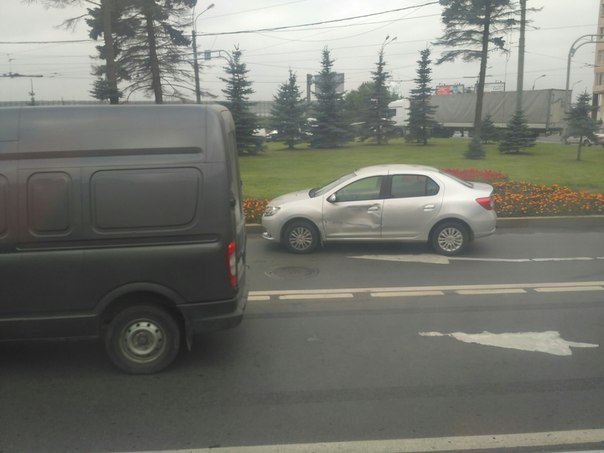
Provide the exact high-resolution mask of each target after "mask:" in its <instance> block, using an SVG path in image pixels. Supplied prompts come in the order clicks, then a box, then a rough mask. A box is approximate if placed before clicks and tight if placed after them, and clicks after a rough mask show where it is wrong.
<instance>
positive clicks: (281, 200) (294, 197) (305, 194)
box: [269, 189, 310, 206]
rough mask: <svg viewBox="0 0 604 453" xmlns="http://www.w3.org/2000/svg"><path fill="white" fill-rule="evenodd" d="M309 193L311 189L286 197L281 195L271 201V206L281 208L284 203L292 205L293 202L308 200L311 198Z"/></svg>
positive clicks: (291, 193) (289, 194)
mask: <svg viewBox="0 0 604 453" xmlns="http://www.w3.org/2000/svg"><path fill="white" fill-rule="evenodd" d="M308 192H310V189H305V190H299V191H297V192H290V193H286V194H285V195H281V196H280V197H277V198H275V199H273V200H271V202H270V203H269V204H270V205H271V206H279V205H282V204H284V203H291V202H292V201H300V200H308V199H309V198H310V196H309V195H308Z"/></svg>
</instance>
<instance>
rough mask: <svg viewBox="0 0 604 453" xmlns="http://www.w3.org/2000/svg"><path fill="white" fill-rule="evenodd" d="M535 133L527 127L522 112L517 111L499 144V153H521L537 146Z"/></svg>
mask: <svg viewBox="0 0 604 453" xmlns="http://www.w3.org/2000/svg"><path fill="white" fill-rule="evenodd" d="M535 139H536V136H535V133H534V132H533V131H531V130H530V129H529V127H528V125H527V122H526V118H525V117H524V113H523V112H522V110H517V111H516V113H514V116H512V118H511V119H510V121H509V123H508V125H507V128H506V130H505V132H504V133H503V139H502V140H501V143H499V151H500V152H502V153H512V152H514V153H519V152H520V150H521V149H524V148H530V147H531V146H535Z"/></svg>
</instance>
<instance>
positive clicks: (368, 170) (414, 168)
mask: <svg viewBox="0 0 604 453" xmlns="http://www.w3.org/2000/svg"><path fill="white" fill-rule="evenodd" d="M434 171H436V172H437V171H438V169H437V168H434V167H429V166H427V165H413V164H382V165H372V166H369V167H363V168H359V169H358V170H356V171H355V174H357V175H359V176H364V175H366V176H369V175H383V174H392V173H412V172H434Z"/></svg>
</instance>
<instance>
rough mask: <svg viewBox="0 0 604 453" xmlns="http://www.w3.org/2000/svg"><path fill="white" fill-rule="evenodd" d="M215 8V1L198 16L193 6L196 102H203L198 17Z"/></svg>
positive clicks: (192, 34) (192, 35) (192, 33)
mask: <svg viewBox="0 0 604 453" xmlns="http://www.w3.org/2000/svg"><path fill="white" fill-rule="evenodd" d="M212 8H214V3H210V5H209V6H208V7H207V8H206V9H204V10H203V11H202V12H200V13H199V14H198V15H197V16H196V15H195V7H193V14H192V16H191V17H192V19H193V20H192V24H193V31H192V32H191V38H192V45H193V73H194V74H195V102H197V103H198V104H201V87H200V85H199V60H198V59H197V19H198V18H199V16H201V15H202V14H203V13H205V12H206V11H207V10H209V9H212Z"/></svg>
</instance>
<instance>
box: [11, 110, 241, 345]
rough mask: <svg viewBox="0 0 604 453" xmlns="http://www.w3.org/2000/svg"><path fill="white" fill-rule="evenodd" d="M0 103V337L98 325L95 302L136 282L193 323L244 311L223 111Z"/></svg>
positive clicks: (96, 330) (111, 298)
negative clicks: (1, 123)
mask: <svg viewBox="0 0 604 453" xmlns="http://www.w3.org/2000/svg"><path fill="white" fill-rule="evenodd" d="M164 107H165V108H164ZM189 107H191V108H189ZM8 110H12V111H13V112H18V114H19V115H20V116H21V123H20V133H19V148H18V152H14V151H15V150H14V147H11V148H10V149H8V148H7V147H4V148H0V162H2V166H1V170H0V339H6V338H13V337H37V336H43V337H47V336H98V335H99V334H100V329H101V322H100V317H101V315H102V313H103V312H104V311H105V310H106V309H108V308H109V307H112V309H115V304H116V303H117V304H119V303H122V301H125V300H127V299H128V298H129V297H132V296H133V295H137V297H140V295H144V294H152V295H155V296H158V297H161V298H162V300H164V301H165V302H166V303H169V304H170V305H172V306H174V307H175V308H177V309H178V310H179V311H180V313H181V315H182V317H183V319H184V321H185V324H186V325H187V327H189V328H191V329H195V328H197V330H204V329H206V328H222V327H230V326H232V325H235V324H237V323H238V322H239V321H240V320H241V315H242V312H243V308H244V306H245V300H246V297H247V295H246V288H245V281H244V275H245V274H244V269H245V265H244V259H245V236H244V235H242V232H243V231H244V224H243V216H242V208H241V193H240V177H239V169H238V166H236V165H235V164H236V150H235V149H232V146H233V144H229V143H227V140H226V137H227V136H228V134H229V129H232V128H233V127H234V125H233V124H232V119H231V120H230V123H229V121H228V119H229V118H230V115H228V116H227V118H226V120H225V118H224V117H223V113H222V112H223V109H221V108H202V107H199V106H159V108H158V106H136V107H124V106H111V107H110V106H107V107H74V108H65V107H58V108H24V109H22V110H20V109H8ZM1 113H2V114H4V115H5V116H6V111H5V112H1ZM12 130H13V129H11V131H12ZM1 132H2V131H0V133H1ZM4 138H7V140H5V141H4V143H5V144H6V143H7V142H10V141H11V140H13V139H14V138H15V134H5V136H4ZM9 139H10V140H9ZM2 140H3V137H2V136H0V146H2V143H3V141H2ZM13 142H14V140H13ZM11 143H12V142H11ZM3 151H4V152H3ZM233 161H234V162H235V164H233ZM227 162H228V164H227ZM233 180H235V181H236V182H235V183H233ZM234 188H237V191H236V192H235V193H233V191H234ZM233 240H235V241H236V242H237V246H238V248H239V250H238V255H239V259H240V263H239V266H238V267H240V268H241V272H240V273H239V274H238V279H239V280H238V285H237V286H236V287H234V288H233V287H231V285H230V284H229V276H228V273H227V263H226V247H227V244H228V243H229V242H230V241H233ZM220 320H222V322H220ZM25 325H27V326H29V327H27V328H21V329H20V330H19V326H25Z"/></svg>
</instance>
